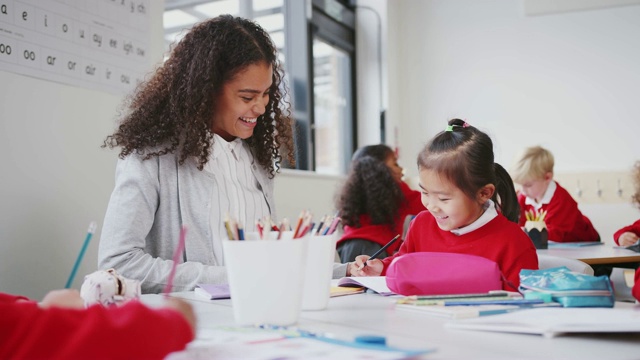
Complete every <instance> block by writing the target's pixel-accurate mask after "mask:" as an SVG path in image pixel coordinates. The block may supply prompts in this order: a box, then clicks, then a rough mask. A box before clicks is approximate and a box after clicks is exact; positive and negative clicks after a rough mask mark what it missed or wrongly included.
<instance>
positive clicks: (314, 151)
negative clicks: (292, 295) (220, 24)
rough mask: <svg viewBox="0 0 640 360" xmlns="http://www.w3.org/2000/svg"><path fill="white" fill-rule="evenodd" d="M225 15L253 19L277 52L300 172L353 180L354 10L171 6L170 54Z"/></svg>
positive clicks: (281, 0) (244, 1)
mask: <svg viewBox="0 0 640 360" xmlns="http://www.w3.org/2000/svg"><path fill="white" fill-rule="evenodd" d="M308 6H311V18H310V19H308V18H307V17H308ZM220 14H231V15H236V16H242V17H245V18H249V19H254V20H255V21H256V22H257V23H259V24H260V25H261V26H262V27H263V28H264V29H265V30H266V31H268V32H269V34H270V35H271V37H272V39H273V41H274V43H275V44H276V46H277V48H278V51H279V58H280V61H282V63H283V66H284V68H285V81H286V83H287V86H288V87H289V96H290V102H291V104H292V111H293V118H294V120H295V125H294V126H295V129H294V133H295V141H296V150H297V151H296V168H297V169H300V170H312V171H315V172H317V173H321V174H344V173H346V171H347V169H348V166H349V162H350V159H351V154H352V153H353V151H354V150H355V146H356V145H355V131H356V129H355V124H356V121H355V108H356V107H355V103H354V101H355V95H354V94H355V85H354V84H355V79H354V70H353V64H354V63H355V61H354V56H355V55H354V54H355V49H354V47H355V34H354V27H355V24H354V21H355V15H354V11H353V8H352V7H350V6H349V5H347V1H346V0H340V1H338V0H306V1H305V0H217V1H193V0H166V2H165V12H164V31H165V37H164V40H165V52H166V54H168V53H169V50H170V47H171V45H172V44H173V43H176V42H178V41H180V39H181V38H182V36H184V34H185V33H186V32H187V31H188V30H189V29H190V28H191V27H192V26H193V24H195V23H198V22H201V21H204V20H206V19H209V18H212V17H216V16H218V15H220Z"/></svg>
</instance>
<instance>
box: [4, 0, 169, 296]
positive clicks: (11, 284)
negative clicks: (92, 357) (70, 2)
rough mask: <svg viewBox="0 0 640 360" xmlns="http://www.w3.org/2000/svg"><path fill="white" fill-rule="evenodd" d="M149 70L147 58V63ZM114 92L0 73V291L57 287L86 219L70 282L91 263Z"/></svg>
mask: <svg viewBox="0 0 640 360" xmlns="http://www.w3.org/2000/svg"><path fill="white" fill-rule="evenodd" d="M163 8H164V1H153V2H151V7H150V9H149V11H150V12H151V14H152V15H153V16H152V19H153V20H152V22H153V25H152V26H153V29H152V33H153V34H155V35H154V39H153V40H152V42H151V53H152V56H151V58H152V59H155V61H159V60H161V59H162V51H163V49H162V12H163ZM149 67H150V69H151V64H149ZM121 100H122V97H121V96H116V95H112V94H109V93H104V92H100V91H93V90H87V89H84V88H78V87H73V86H68V85H62V84H59V83H54V82H50V81H44V80H40V79H36V78H31V77H27V76H22V75H16V74H13V73H8V72H3V71H0V154H2V155H3V159H4V160H3V162H2V171H1V172H0V291H2V292H9V293H18V294H23V295H26V296H29V297H32V298H34V299H41V298H42V296H43V295H44V294H45V293H46V292H47V291H48V290H51V289H57V288H62V287H64V285H65V283H66V281H67V278H68V276H69V274H70V272H71V269H72V267H73V264H74V262H75V260H76V257H77V255H78V252H79V251H80V248H81V246H82V243H83V242H84V239H85V236H86V233H87V228H88V226H89V223H90V222H91V221H92V220H95V221H97V222H98V230H97V232H96V234H95V236H94V237H93V239H92V241H91V243H90V244H89V247H88V250H87V252H86V254H85V257H84V260H83V262H82V264H81V266H80V268H79V270H78V272H77V274H76V277H75V281H74V283H73V287H75V288H79V287H80V285H81V284H82V280H83V277H84V275H86V274H88V273H90V272H93V271H95V270H96V267H97V249H98V241H99V238H100V236H99V235H100V231H101V225H102V220H103V217H104V213H105V210H106V205H107V202H108V199H109V195H110V193H111V190H112V189H113V185H114V170H115V163H116V159H117V150H107V149H102V148H100V145H101V144H102V141H103V140H104V138H105V137H106V136H107V135H108V134H110V133H111V132H113V130H114V129H115V122H116V115H117V113H116V111H117V109H118V107H119V106H120V103H121Z"/></svg>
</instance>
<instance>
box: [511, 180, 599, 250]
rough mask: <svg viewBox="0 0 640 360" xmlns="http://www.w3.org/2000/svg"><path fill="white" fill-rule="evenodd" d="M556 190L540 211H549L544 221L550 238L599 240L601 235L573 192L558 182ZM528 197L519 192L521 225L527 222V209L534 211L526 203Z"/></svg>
mask: <svg viewBox="0 0 640 360" xmlns="http://www.w3.org/2000/svg"><path fill="white" fill-rule="evenodd" d="M556 186H557V187H556V191H555V192H554V193H553V196H552V197H551V201H550V202H549V203H548V204H543V205H542V207H541V208H540V210H539V211H541V210H545V211H547V215H546V216H545V218H544V222H545V223H546V225H547V232H548V233H549V240H553V241H557V242H577V241H599V240H600V235H598V232H597V231H596V229H595V228H594V227H593V225H592V224H591V220H589V218H588V217H586V216H584V215H583V214H582V213H581V212H580V210H579V209H578V203H577V202H576V201H575V200H573V198H572V197H571V194H569V192H568V191H567V190H565V188H563V187H562V186H560V184H558V183H557V182H556ZM526 198H527V197H526V196H525V195H524V194H522V193H520V194H518V202H519V203H520V226H524V223H525V222H527V218H526V217H525V211H532V210H534V207H533V206H532V205H526V204H525V199H526Z"/></svg>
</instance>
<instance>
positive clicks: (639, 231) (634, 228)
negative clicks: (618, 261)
mask: <svg viewBox="0 0 640 360" xmlns="http://www.w3.org/2000/svg"><path fill="white" fill-rule="evenodd" d="M626 232H632V233H634V234H636V236H640V220H638V221H636V222H634V223H633V224H632V225H629V226H625V227H623V228H622V229H620V230H618V231H616V232H615V233H614V234H613V240H614V241H615V242H616V244H618V245H620V243H619V242H618V239H619V238H620V235H622V234H624V233H626Z"/></svg>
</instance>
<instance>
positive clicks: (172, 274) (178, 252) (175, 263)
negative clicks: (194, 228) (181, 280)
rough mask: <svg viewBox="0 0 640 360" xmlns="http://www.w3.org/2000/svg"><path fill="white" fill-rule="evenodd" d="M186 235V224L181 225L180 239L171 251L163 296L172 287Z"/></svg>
mask: <svg viewBox="0 0 640 360" xmlns="http://www.w3.org/2000/svg"><path fill="white" fill-rule="evenodd" d="M186 237H187V226H186V225H182V228H181V229H180V239H179V240H178V246H177V247H176V251H175V252H174V253H173V264H172V265H171V272H170V273H169V279H168V280H167V286H165V288H164V291H163V293H164V296H165V297H167V294H169V293H170V292H171V288H172V287H173V279H174V278H175V276H176V268H177V267H178V260H179V259H180V256H181V255H182V252H183V251H184V242H185V239H186Z"/></svg>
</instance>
